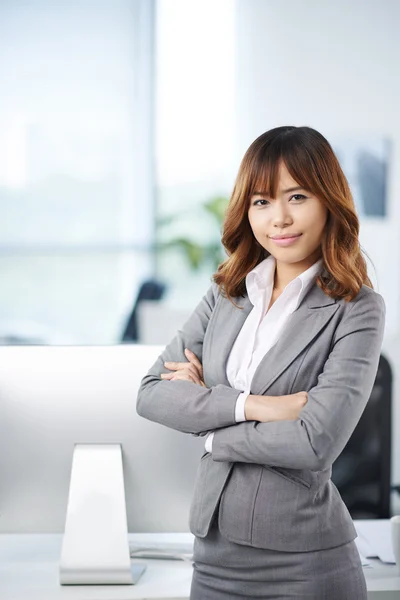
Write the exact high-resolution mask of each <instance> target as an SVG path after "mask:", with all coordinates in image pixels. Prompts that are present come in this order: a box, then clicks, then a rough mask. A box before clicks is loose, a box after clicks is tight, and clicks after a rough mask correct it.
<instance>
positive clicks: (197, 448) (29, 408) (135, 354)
mask: <svg viewBox="0 0 400 600" xmlns="http://www.w3.org/2000/svg"><path fill="white" fill-rule="evenodd" d="M162 350H163V346H141V345H136V344H125V345H119V346H51V347H50V346H3V347H0V415H1V417H0V479H1V485H0V532H1V533H64V528H65V523H66V512H67V504H68V498H69V490H70V487H69V486H70V478H71V468H72V460H73V455H74V452H75V449H76V447H77V446H76V445H77V444H78V445H81V444H82V445H87V444H102V445H105V444H106V445H114V444H116V445H120V448H121V450H122V464H123V477H124V484H125V498H126V512H127V526H128V531H129V532H183V531H188V516H189V505H190V501H191V496H192V491H193V487H194V479H195V474H196V470H197V465H198V462H199V459H200V456H201V454H202V452H203V451H204V438H202V437H195V436H192V435H190V434H189V435H188V434H183V433H180V432H177V431H174V430H172V429H168V428H167V427H164V426H162V425H159V424H157V423H152V422H150V421H147V420H146V419H143V418H141V417H140V416H139V415H138V414H137V413H136V398H137V391H138V388H139V385H140V381H141V379H142V377H143V376H144V375H145V374H146V373H147V371H148V369H149V368H150V367H151V365H152V364H153V363H154V362H155V360H156V359H157V357H158V356H159V354H160V353H161V352H162ZM80 447H81V448H82V447H83V446H80ZM110 447H111V446H110Z"/></svg>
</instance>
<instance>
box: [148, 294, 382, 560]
mask: <svg viewBox="0 0 400 600" xmlns="http://www.w3.org/2000/svg"><path fill="white" fill-rule="evenodd" d="M235 302H236V303H237V304H239V305H240V306H241V307H242V310H241V309H239V308H236V307H235V306H233V304H232V303H231V302H230V301H229V300H227V299H226V298H224V297H223V296H222V295H221V294H220V293H219V290H218V286H217V285H216V284H214V283H213V284H212V285H211V286H210V288H209V289H208V291H207V293H206V295H205V296H204V297H203V298H202V300H201V301H200V303H199V304H198V306H197V307H196V309H195V310H194V312H193V313H192V315H191V316H190V318H189V319H188V320H187V321H186V323H185V324H184V325H183V327H182V329H181V330H179V331H178V333H177V335H176V336H175V337H174V338H173V340H172V341H171V342H170V344H168V346H167V347H166V348H165V350H164V352H163V353H162V354H161V356H160V357H159V358H158V359H157V361H156V362H155V364H154V365H153V366H152V367H151V369H150V370H149V372H148V373H147V375H146V376H145V377H144V378H143V379H142V382H141V386H140V389H139V393H138V398H137V411H138V413H139V414H140V415H142V416H143V417H146V418H147V419H150V420H152V421H157V422H159V423H162V424H164V425H166V426H168V427H172V428H174V429H178V430H180V431H183V432H187V433H192V434H194V435H202V434H205V433H206V432H207V431H210V430H217V431H216V432H215V436H214V440H213V451H212V455H210V454H208V453H205V454H204V455H203V457H202V459H201V461H200V465H199V468H198V472H197V479H196V484H195V490H194V497H193V502H192V506H191V511H190V529H191V531H192V532H193V533H194V534H195V535H196V536H198V537H205V536H206V535H207V533H208V531H209V528H210V523H211V521H212V518H213V516H214V514H215V513H216V510H217V507H218V505H219V502H220V505H219V515H218V519H219V529H220V531H221V533H222V534H223V535H224V536H225V537H226V538H227V539H228V540H230V541H232V542H237V543H239V544H244V545H249V546H255V547H258V548H268V549H272V550H278V551H279V550H280V551H286V552H289V551H290V552H304V551H312V550H321V549H325V548H333V547H335V546H339V545H341V544H345V543H347V542H349V541H351V540H353V539H354V538H355V537H356V535H357V534H356V531H355V528H354V526H353V523H352V520H351V518H350V515H349V513H348V511H347V509H346V507H345V505H344V503H343V501H342V499H341V497H340V494H339V492H338V491H337V489H336V487H335V486H334V484H333V483H332V481H331V480H330V476H331V465H332V463H333V462H334V461H335V459H336V458H337V457H338V456H339V454H340V453H341V452H342V450H343V448H344V446H345V445H346V443H347V441H348V439H349V437H350V435H351V433H352V432H353V430H354V428H355V426H356V424H357V422H358V420H359V419H360V417H361V414H362V412H363V410H364V408H365V405H366V403H367V401H368V398H369V396H370V394H371V390H372V386H373V383H374V380H375V376H376V372H377V367H378V361H379V355H380V350H381V344H382V338H383V332H384V323H385V303H384V300H383V298H382V296H381V295H380V294H378V293H377V292H375V291H374V290H371V289H370V288H368V287H367V286H365V285H363V286H362V289H361V291H360V293H359V294H358V296H357V298H356V299H355V300H354V301H352V302H350V303H348V302H346V301H344V300H342V299H338V300H335V299H332V298H330V297H329V296H327V295H326V294H325V293H324V292H323V291H322V290H321V289H320V288H319V287H318V286H317V284H314V285H313V286H312V287H311V288H310V290H309V292H308V293H307V295H306V296H305V297H304V298H303V300H302V302H301V303H300V305H299V307H298V308H297V310H296V311H295V312H294V313H292V314H291V316H290V317H289V320H288V322H287V323H286V325H285V328H284V331H283V332H282V335H281V336H280V338H279V340H278V341H277V343H276V344H275V345H274V346H273V347H272V348H271V349H270V350H269V351H268V352H267V354H266V355H265V356H264V357H263V359H262V361H261V363H260V364H259V366H258V368H257V370H256V372H255V374H254V377H253V380H252V383H251V393H252V394H264V395H269V396H280V395H286V394H293V393H295V392H299V391H307V392H308V402H307V404H306V406H305V407H304V408H303V409H302V411H301V413H300V415H299V418H298V419H297V420H294V421H277V422H271V423H258V422H255V421H247V422H244V423H236V422H235V404H236V399H237V397H238V396H239V393H240V391H241V390H235V389H233V388H231V387H230V385H229V382H228V380H227V377H226V372H225V371H226V363H227V359H228V356H229V352H230V350H231V349H232V346H233V343H234V341H235V338H236V337H237V335H238V333H239V331H240V329H241V327H242V325H243V324H244V322H245V320H246V317H247V316H248V314H249V312H250V311H251V309H252V307H253V306H252V304H251V302H250V301H249V299H248V297H247V295H245V296H244V297H238V298H235ZM185 347H187V348H189V349H190V350H192V351H193V352H194V353H195V354H196V355H197V356H198V357H199V359H200V360H201V362H202V364H203V370H204V381H205V384H206V386H207V388H204V387H202V386H200V385H196V384H194V383H192V382H189V381H167V380H161V379H160V374H161V373H168V372H170V371H169V370H168V369H167V368H166V367H164V365H163V363H164V361H182V362H187V359H186V357H185V354H184V348H185Z"/></svg>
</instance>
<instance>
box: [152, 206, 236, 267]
mask: <svg viewBox="0 0 400 600" xmlns="http://www.w3.org/2000/svg"><path fill="white" fill-rule="evenodd" d="M228 202H229V199H228V198H226V197H225V196H216V197H214V198H211V199H210V200H208V201H207V202H205V203H204V204H202V205H201V208H202V209H204V210H205V211H206V212H207V213H208V214H209V215H211V216H212V217H213V221H214V223H215V225H216V228H215V235H214V238H215V240H214V239H213V240H212V241H210V242H208V243H206V244H199V243H198V242H195V241H193V240H191V239H189V238H187V237H182V236H178V237H175V238H172V239H170V240H168V241H166V242H160V243H158V244H157V250H158V251H165V250H167V251H168V250H169V249H172V248H178V249H180V250H181V251H182V252H183V254H184V256H185V258H186V260H187V262H188V264H189V266H190V268H191V269H192V270H193V271H197V270H199V269H200V267H201V266H202V265H203V264H204V263H206V262H211V263H212V265H213V270H216V269H217V267H218V265H219V264H220V263H221V262H223V260H224V259H225V253H224V249H223V246H222V244H221V239H220V238H221V230H222V224H223V220H224V215H225V211H226V208H227V206H228ZM197 210H198V209H197V208H196V209H189V210H186V211H182V212H180V213H179V214H178V215H176V214H174V215H168V216H166V217H162V218H160V219H158V220H157V221H156V227H157V228H159V227H164V226H167V225H169V224H171V223H172V222H175V221H176V220H177V219H182V218H185V217H187V216H190V215H193V214H194V213H195V211H197Z"/></svg>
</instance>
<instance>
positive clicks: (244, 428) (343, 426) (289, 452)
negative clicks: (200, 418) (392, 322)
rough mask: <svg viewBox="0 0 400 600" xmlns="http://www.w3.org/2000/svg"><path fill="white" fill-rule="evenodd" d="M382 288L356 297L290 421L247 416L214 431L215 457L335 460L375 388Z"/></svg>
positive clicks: (311, 464)
mask: <svg viewBox="0 0 400 600" xmlns="http://www.w3.org/2000/svg"><path fill="white" fill-rule="evenodd" d="M385 314H386V307H385V302H384V300H383V298H382V296H381V295H380V294H378V293H373V294H366V295H365V296H364V297H362V298H360V299H359V300H356V301H355V303H354V306H352V307H351V308H350V309H349V311H348V313H347V315H345V316H344V317H343V320H342V321H341V323H340V324H339V325H338V327H337V329H336V334H335V340H334V344H333V347H332V350H331V353H330V354H329V357H328V359H327V361H326V362H325V365H324V369H323V372H322V373H321V374H320V375H319V377H318V382H317V385H315V386H314V387H313V388H311V389H310V391H309V392H308V402H307V404H306V405H305V406H304V408H303V409H302V410H301V412H300V414H299V417H298V418H297V419H296V420H292V421H274V422H268V423H260V422H257V421H246V422H245V423H239V424H236V425H235V426H232V427H227V428H223V429H219V430H217V431H215V432H214V438H213V443H212V458H213V460H215V461H233V462H245V463H256V464H268V465H269V466H276V467H287V468H293V469H310V470H311V471H320V470H323V469H325V468H327V467H329V466H331V465H332V464H333V462H334V461H335V460H336V458H337V457H338V456H339V454H340V453H341V452H342V450H343V449H344V447H345V445H346V444H347V442H348V440H349V438H350V436H351V434H352V432H353V431H354V429H355V427H356V425H357V423H358V421H359V419H360V417H361V415H362V413H363V411H364V408H365V406H366V404H367V402H368V399H369V397H370V395H371V392H372V387H373V384H374V381H375V377H376V373H377V369H378V364H379V357H380V351H381V345H382V340H383V333H384V326H385Z"/></svg>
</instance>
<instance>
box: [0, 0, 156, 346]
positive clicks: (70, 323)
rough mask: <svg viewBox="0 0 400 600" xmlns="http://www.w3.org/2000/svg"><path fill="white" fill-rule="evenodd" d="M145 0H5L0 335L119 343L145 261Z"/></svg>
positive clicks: (149, 82) (150, 30)
mask: <svg viewBox="0 0 400 600" xmlns="http://www.w3.org/2000/svg"><path fill="white" fill-rule="evenodd" d="M153 41H154V2H153V1H152V0H108V1H106V0H96V1H94V0H56V1H51V0H47V1H45V0H31V1H24V2H23V1H21V0H9V1H3V2H0V55H1V57H2V60H1V63H0V87H1V90H2V93H1V95H0V131H1V134H0V280H1V289H2V293H1V294H0V339H2V340H4V339H8V340H12V339H14V338H15V339H16V340H17V341H18V340H21V339H27V340H29V339H31V340H37V341H43V342H45V343H56V344H57V343H61V344H62V343H88V344H91V343H94V344H107V343H114V342H117V341H119V336H120V333H121V329H122V328H123V325H124V322H125V319H126V317H127V314H128V313H129V311H130V309H131V307H132V303H133V300H134V298H135V295H136V293H137V289H138V285H139V283H140V281H141V280H142V279H143V278H144V277H145V276H147V275H148V274H149V273H150V272H151V270H152V267H153V254H152V252H151V251H150V245H151V243H152V241H153V239H152V236H153V217H154V215H153V192H152V190H153V173H152V154H153V149H152V131H153V127H152V119H153V76H154V74H153Z"/></svg>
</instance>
